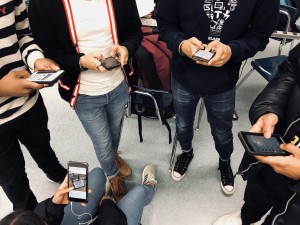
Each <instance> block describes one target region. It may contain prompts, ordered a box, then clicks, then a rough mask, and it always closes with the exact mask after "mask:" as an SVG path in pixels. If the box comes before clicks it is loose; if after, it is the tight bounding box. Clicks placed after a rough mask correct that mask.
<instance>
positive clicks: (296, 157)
mask: <svg viewBox="0 0 300 225" xmlns="http://www.w3.org/2000/svg"><path fill="white" fill-rule="evenodd" d="M280 148H281V149H283V150H285V151H287V152H289V153H291V155H289V156H255V157H256V158H257V159H258V160H259V161H261V162H262V163H266V164H269V165H270V166H271V167H272V168H273V169H274V170H275V171H276V172H277V173H280V174H283V175H285V176H287V177H289V178H291V179H293V180H299V179H300V149H299V148H298V147H296V146H295V145H293V144H281V145H280Z"/></svg>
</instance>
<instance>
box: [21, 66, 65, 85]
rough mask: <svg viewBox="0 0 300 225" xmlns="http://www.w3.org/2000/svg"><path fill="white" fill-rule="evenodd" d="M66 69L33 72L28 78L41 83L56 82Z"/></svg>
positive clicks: (50, 83)
mask: <svg viewBox="0 0 300 225" xmlns="http://www.w3.org/2000/svg"><path fill="white" fill-rule="evenodd" d="M64 73H65V71H64V70H41V71H37V72H34V73H32V74H31V76H30V77H29V78H27V80H29V81H32V82H36V83H39V84H49V85H53V84H55V83H56V82H57V81H58V80H59V79H60V78H62V76H63V75H64Z"/></svg>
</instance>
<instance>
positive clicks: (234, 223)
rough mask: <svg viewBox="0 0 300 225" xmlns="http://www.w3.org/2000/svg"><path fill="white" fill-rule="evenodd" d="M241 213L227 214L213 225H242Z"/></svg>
mask: <svg viewBox="0 0 300 225" xmlns="http://www.w3.org/2000/svg"><path fill="white" fill-rule="evenodd" d="M242 224H243V222H242V218H241V212H236V213H232V214H227V215H224V216H221V217H220V218H219V219H217V220H216V221H215V222H214V223H213V225H242Z"/></svg>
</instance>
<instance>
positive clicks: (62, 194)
mask: <svg viewBox="0 0 300 225" xmlns="http://www.w3.org/2000/svg"><path fill="white" fill-rule="evenodd" d="M68 186H69V185H68V175H67V176H66V177H65V179H64V181H63V182H62V184H61V185H60V186H59V187H58V188H57V190H56V192H55V194H54V196H53V197H52V202H53V203H54V204H57V205H60V204H68V203H69V198H68V193H69V191H71V190H73V189H74V187H70V188H69V187H68Z"/></svg>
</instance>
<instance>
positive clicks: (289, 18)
mask: <svg viewBox="0 0 300 225" xmlns="http://www.w3.org/2000/svg"><path fill="white" fill-rule="evenodd" d="M279 13H280V17H279V21H280V22H281V24H282V23H284V22H285V27H284V31H283V32H280V31H275V32H274V33H273V35H272V36H271V38H274V39H275V40H279V41H280V44H279V48H278V54H277V55H276V56H272V57H266V58H260V59H254V60H252V61H251V66H252V68H251V69H250V71H249V72H247V73H246V74H245V75H244V76H243V77H242V78H241V80H240V81H239V82H238V83H237V85H236V89H238V88H239V87H240V86H241V85H242V84H243V83H244V82H245V81H246V80H247V79H248V77H249V76H250V75H251V74H252V72H253V71H257V72H258V73H259V74H260V75H261V76H262V77H263V78H265V79H266V80H267V81H268V82H269V81H270V80H272V79H273V78H274V77H275V75H276V74H277V71H278V66H279V65H280V64H281V63H282V62H283V61H284V60H285V59H286V58H287V55H281V53H282V48H283V46H284V45H286V44H287V43H290V49H291V48H292V47H293V41H294V39H299V35H297V34H294V33H292V34H291V35H287V34H289V33H291V32H289V31H290V30H291V27H292V25H293V24H294V23H295V21H296V20H297V19H298V18H299V12H298V9H296V8H294V7H291V6H287V5H281V6H280V10H279ZM233 119H238V115H237V113H236V112H235V113H234V115H233Z"/></svg>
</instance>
